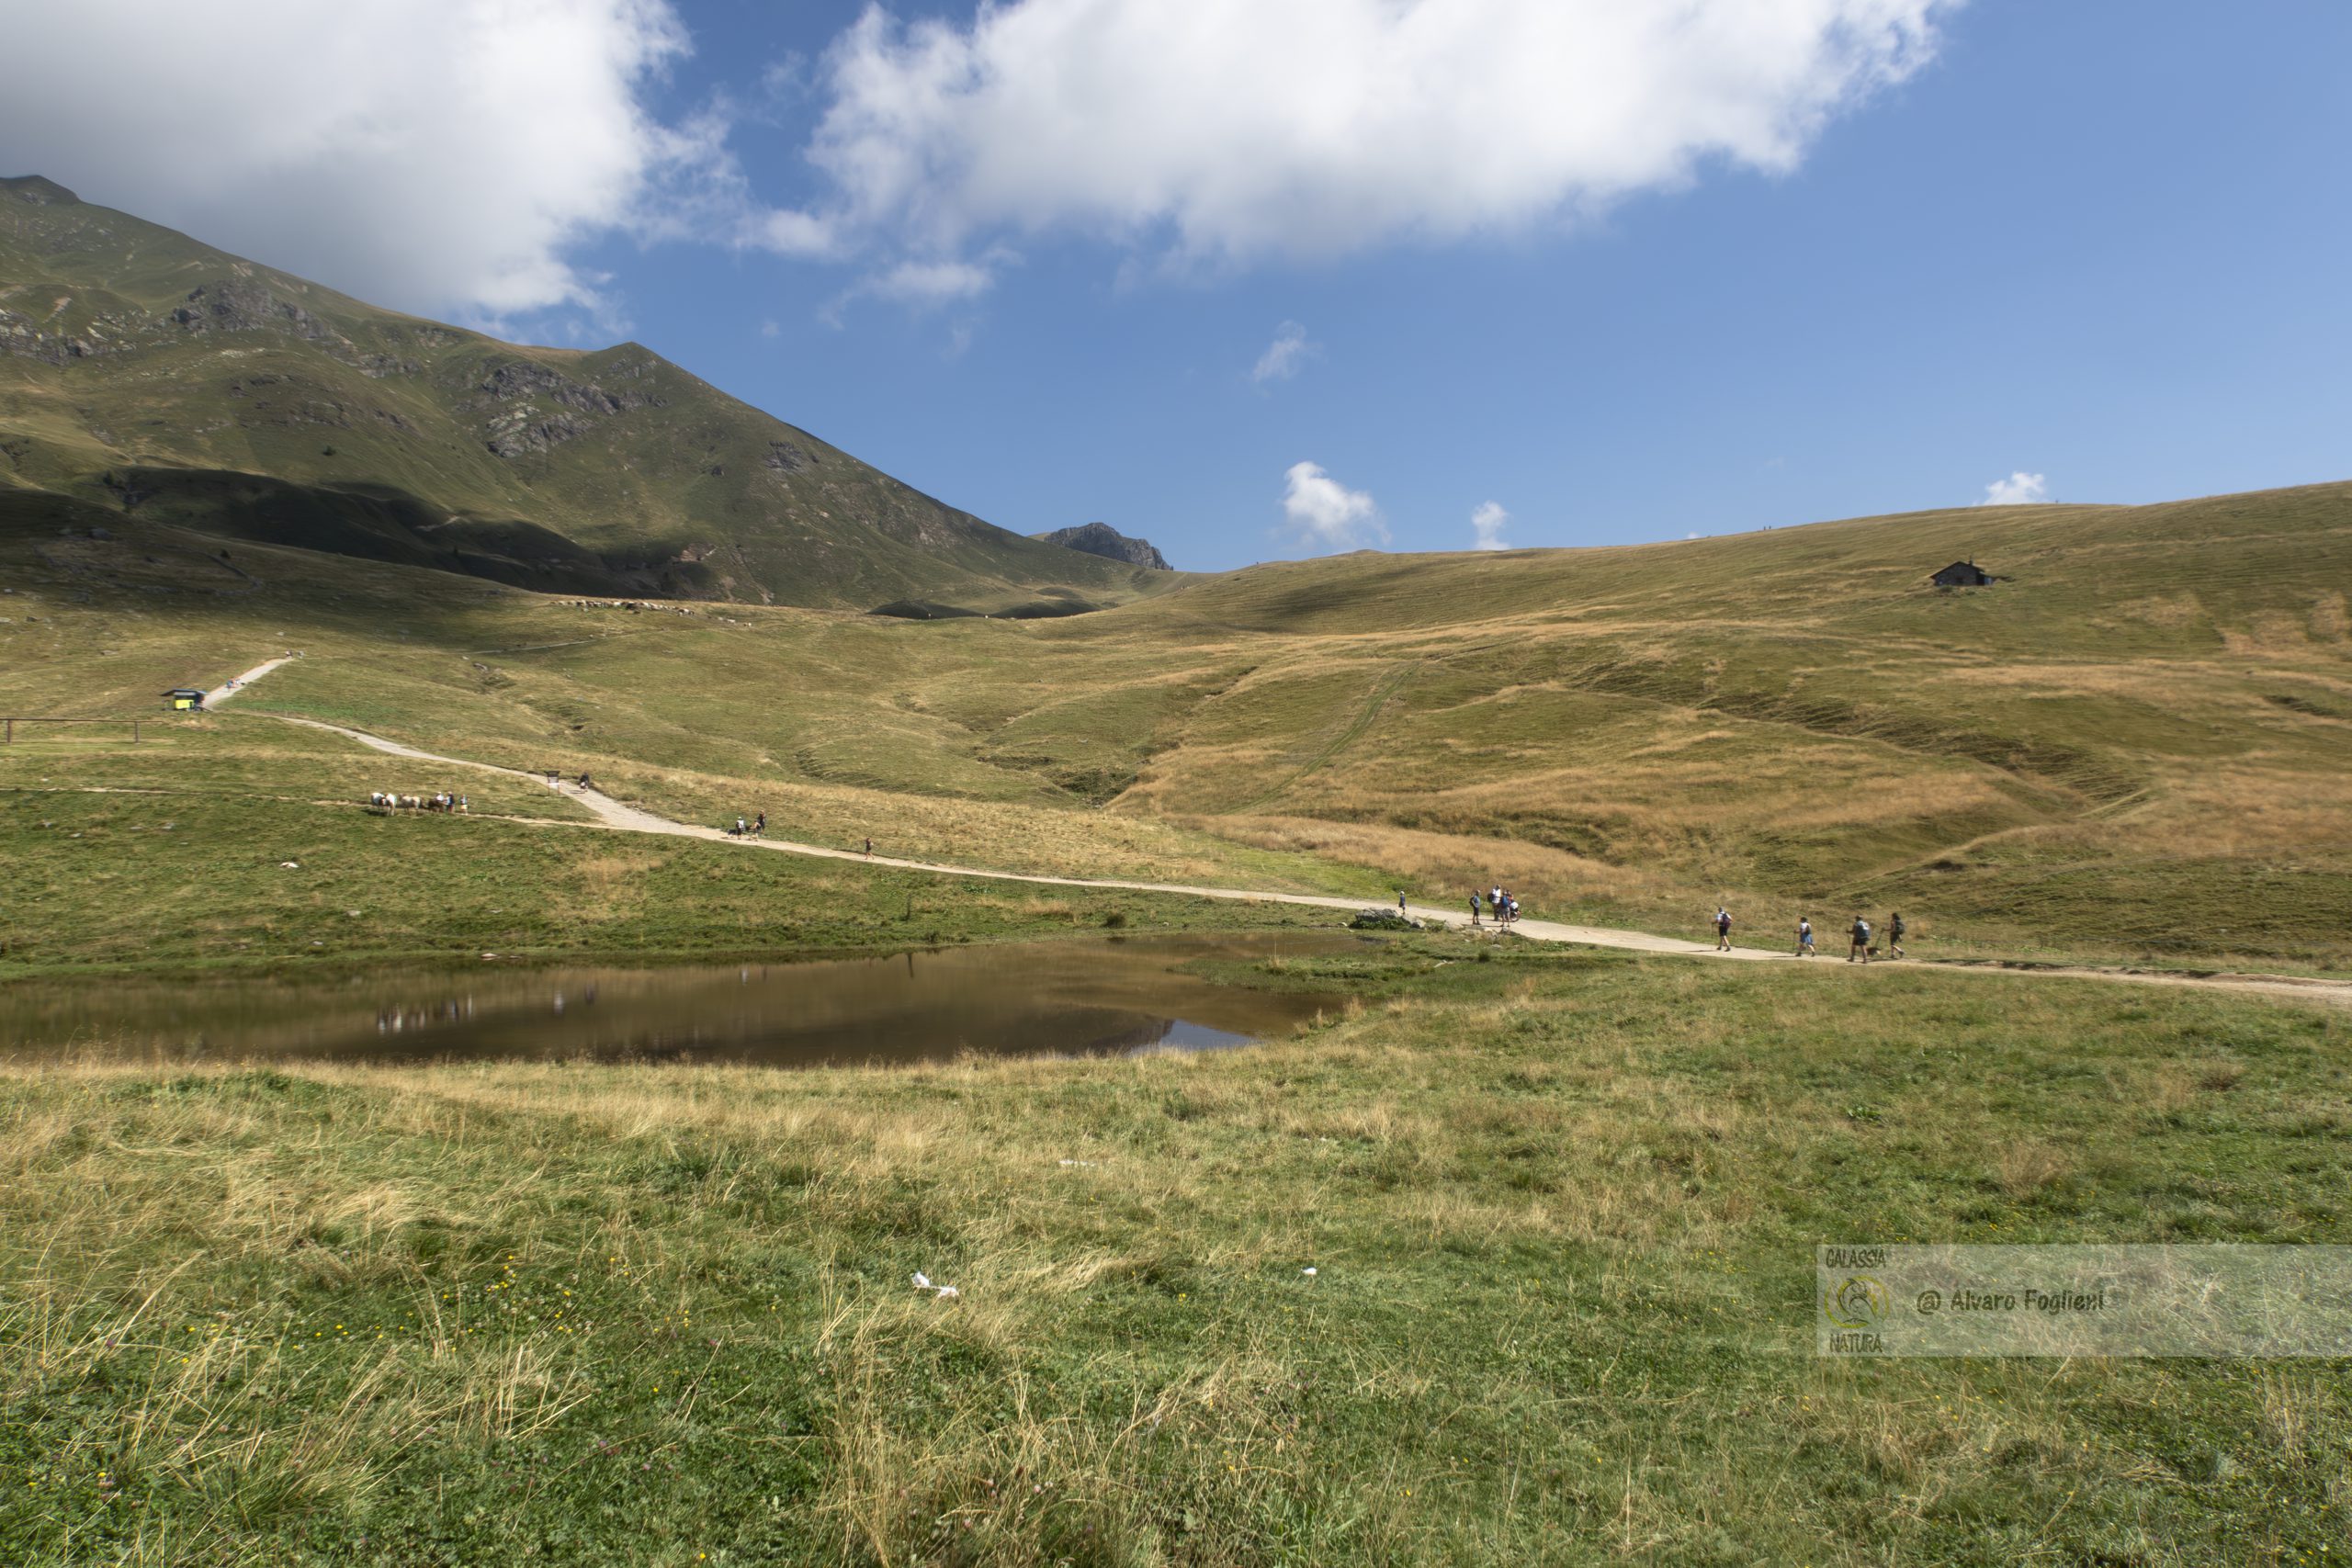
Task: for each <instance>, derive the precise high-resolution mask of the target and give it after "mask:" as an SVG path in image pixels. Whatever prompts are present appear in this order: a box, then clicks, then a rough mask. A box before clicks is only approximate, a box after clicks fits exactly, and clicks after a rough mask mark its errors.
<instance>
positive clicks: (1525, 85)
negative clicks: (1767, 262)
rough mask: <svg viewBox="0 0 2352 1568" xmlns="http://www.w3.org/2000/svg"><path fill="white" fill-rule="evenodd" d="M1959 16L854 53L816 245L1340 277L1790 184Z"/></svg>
mask: <svg viewBox="0 0 2352 1568" xmlns="http://www.w3.org/2000/svg"><path fill="white" fill-rule="evenodd" d="M1958 3H1959V0H1676V3H1675V4H1671V5H1668V4H1646V5H1627V4H1624V3H1623V0H1412V3H1400V0H1282V3H1281V4H1278V5H1271V6H1270V5H1266V4H1264V3H1263V0H1002V3H999V4H993V5H987V6H981V7H980V9H979V11H978V15H977V16H976V17H973V18H972V20H971V21H969V22H968V23H958V22H956V21H952V20H944V19H938V18H929V19H922V20H918V21H914V22H911V23H901V22H899V20H897V19H895V18H894V17H892V16H890V14H889V13H888V12H887V11H885V10H883V9H882V8H881V7H880V6H870V7H869V8H868V9H867V10H866V11H865V14H864V15H863V16H862V17H860V18H859V19H858V21H857V22H856V23H855V24H854V26H853V27H851V28H849V29H848V30H847V31H846V32H845V33H844V34H843V35H842V37H841V38H840V39H838V40H837V41H836V42H835V44H834V46H833V47H832V49H831V51H829V52H828V53H827V55H826V57H825V58H824V60H823V62H821V64H820V67H819V69H818V74H817V77H816V78H815V81H814V85H815V86H816V89H817V91H818V92H819V94H820V101H821V102H822V103H823V104H824V106H825V107H824V109H823V113H822V118H821V120H820V125H819V128H818V130H817V131H816V134H815V136H814V138H813V140H812V141H811V142H810V145H809V149H808V152H809V157H810V158H811V160H812V161H813V162H814V163H815V164H817V166H818V168H819V169H820V171H821V172H822V174H823V175H824V176H825V178H826V179H827V180H828V181H829V182H830V185H831V190H830V191H829V192H828V193H827V195H826V196H825V197H823V198H822V199H820V200H819V201H818V202H816V203H814V204H812V206H813V208H814V209H816V210H815V211H814V213H812V215H811V217H812V221H818V222H820V223H821V224H823V225H824V226H825V227H826V228H827V230H828V231H829V232H844V231H856V232H860V233H863V234H865V235H867V236H869V237H872V238H873V239H874V240H875V241H876V243H884V244H888V245H895V246H897V247H898V248H899V249H900V250H901V252H902V253H903V254H918V255H924V254H930V255H936V254H950V253H953V252H955V251H956V250H959V249H961V248H963V247H965V246H967V245H968V244H969V243H972V242H973V240H974V239H975V237H976V236H985V235H988V234H990V233H993V232H996V231H1046V230H1055V229H1060V230H1067V231H1077V232H1081V233H1085V234H1089V235H1093V236H1098V237H1107V238H1110V239H1113V240H1114V241H1119V242H1122V243H1131V244H1134V245H1136V247H1137V248H1138V249H1141V250H1161V251H1164V252H1166V253H1167V254H1170V255H1171V256H1172V257H1175V258H1177V259H1180V260H1185V261H1211V262H1226V263H1233V262H1243V261H1248V260H1250V259H1254V258H1258V257H1263V256H1283V257H1314V256H1328V255H1333V254H1341V253H1344V252H1348V251H1351V250H1355V249H1358V248H1362V247H1365V246H1369V245H1374V244H1377V243H1384V242H1393V241H1397V240H1400V239H1419V240H1429V241H1445V240H1451V239H1456V238H1461V237H1464V236H1468V235H1474V234H1478V233H1484V232H1489V231H1503V230H1510V229H1515V228H1521V227H1524V226H1526V225H1528V224H1530V223H1537V222H1544V221H1551V220H1560V219H1564V218H1573V217H1575V216H1577V215H1578V214H1580V213H1586V212H1589V211H1591V210H1594V209H1599V208H1601V207H1604V206H1606V205H1607V204H1608V203H1609V202H1611V200H1613V199H1615V198H1617V197H1623V196H1625V195H1627V194H1629V193H1632V192H1635V191H1640V190H1645V189H1654V188H1657V187H1661V186H1665V187H1671V186H1679V185H1682V184H1684V183H1687V182H1688V181H1689V180H1691V178H1692V177H1693V176H1694V175H1696V174H1697V173H1698V172H1699V171H1700V170H1701V169H1702V168H1704V167H1707V166H1710V165H1715V164H1726V165H1736V166H1741V167H1746V168H1750V169H1757V170H1762V171H1765V172H1768V173H1779V172H1783V171H1786V170H1789V169H1791V168H1793V167H1794V166H1795V165H1796V164H1798V163H1799V162H1800V161H1801V160H1802V158H1803V156H1804V152H1805V151H1806V149H1807V148H1808V147H1809V146H1810V145H1811V144H1812V142H1813V141H1814V140H1815V138H1816V137H1817V136H1819V135H1820V133H1821V131H1822V130H1823V128H1824V127H1825V126H1826V124H1828V122H1829V121H1830V120H1832V119H1833V118H1836V117H1837V116H1838V115H1839V114H1841V113H1843V112H1846V111H1848V110H1849V109H1851V108H1852V107H1854V106H1856V105H1857V104H1859V103H1860V102H1862V101H1863V100H1865V99H1867V98H1868V97H1869V96H1871V94H1873V93H1874V92H1876V91H1879V90H1881V89H1883V88H1884V87H1886V86H1888V85H1893V84H1895V83H1899V82H1902V81H1903V80H1905V78H1907V77H1908V76H1910V75H1912V74H1913V73H1916V72H1917V71H1918V70H1919V69H1920V68H1921V67H1922V66H1923V65H1924V64H1925V63H1926V62H1928V60H1929V59H1930V58H1931V57H1932V55H1933V53H1934V51H1935V48H1936V45H1937V41H1938V39H1937V28H1936V23H1937V20H1938V17H1939V16H1940V15H1941V14H1942V13H1944V12H1946V11H1948V10H1950V9H1951V8H1952V7H1953V6H1956V5H1957V4H1958Z"/></svg>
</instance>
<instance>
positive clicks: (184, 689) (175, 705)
mask: <svg viewBox="0 0 2352 1568" xmlns="http://www.w3.org/2000/svg"><path fill="white" fill-rule="evenodd" d="M203 705H204V694H203V693H202V692H199V691H198V690H197V689H196V688H194V687H193V686H175V687H174V688H173V689H172V690H170V691H168V692H165V693H164V706H166V707H168V708H170V709H171V710H172V711H173V712H174V713H192V712H194V711H195V710H197V709H198V708H201V707H202V706H203Z"/></svg>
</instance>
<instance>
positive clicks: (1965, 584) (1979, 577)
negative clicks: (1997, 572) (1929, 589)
mask: <svg viewBox="0 0 2352 1568" xmlns="http://www.w3.org/2000/svg"><path fill="white" fill-rule="evenodd" d="M1992 585H1993V574H1992V573H1991V572H1989V571H1986V570H1985V569H1984V568H1982V567H1980V566H1978V565H1977V564H1976V563H1975V562H1974V561H1973V560H1956V561H1954V562H1952V563H1951V565H1950V566H1948V567H1946V568H1944V569H1943V570H1941V571H1939V572H1938V573H1936V586H1937V587H1939V588H1990V587H1991V586H1992Z"/></svg>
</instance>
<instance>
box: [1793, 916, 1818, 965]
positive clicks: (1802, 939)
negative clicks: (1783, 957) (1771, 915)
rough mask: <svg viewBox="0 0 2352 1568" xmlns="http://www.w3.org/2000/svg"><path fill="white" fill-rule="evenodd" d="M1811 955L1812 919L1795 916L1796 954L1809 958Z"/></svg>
mask: <svg viewBox="0 0 2352 1568" xmlns="http://www.w3.org/2000/svg"><path fill="white" fill-rule="evenodd" d="M1813 955H1814V953H1813V921H1811V920H1810V919H1806V918H1805V917H1804V916H1803V915H1799V916H1798V917H1797V956H1798V957H1799V958H1811V957H1812V956H1813Z"/></svg>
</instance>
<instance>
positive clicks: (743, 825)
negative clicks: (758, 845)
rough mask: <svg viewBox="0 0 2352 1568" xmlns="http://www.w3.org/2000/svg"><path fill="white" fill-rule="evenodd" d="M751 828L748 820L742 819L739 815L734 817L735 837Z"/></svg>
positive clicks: (739, 836) (740, 835)
mask: <svg viewBox="0 0 2352 1568" xmlns="http://www.w3.org/2000/svg"><path fill="white" fill-rule="evenodd" d="M751 830H752V825H751V824H750V823H749V822H746V821H744V820H743V819H742V818H741V817H738V818H735V836H736V837H737V838H739V839H740V838H741V837H742V836H743V835H744V834H746V833H748V832H750V831H751Z"/></svg>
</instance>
